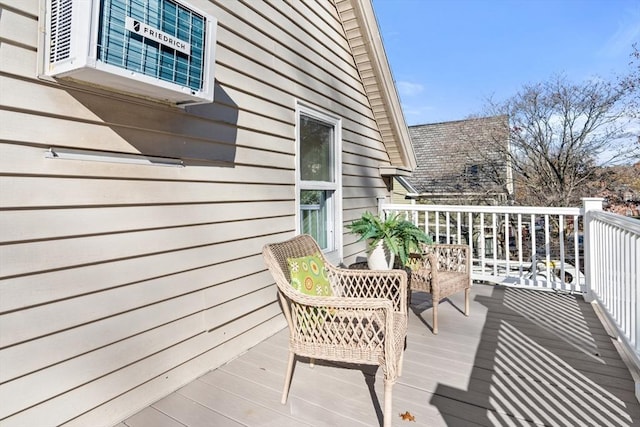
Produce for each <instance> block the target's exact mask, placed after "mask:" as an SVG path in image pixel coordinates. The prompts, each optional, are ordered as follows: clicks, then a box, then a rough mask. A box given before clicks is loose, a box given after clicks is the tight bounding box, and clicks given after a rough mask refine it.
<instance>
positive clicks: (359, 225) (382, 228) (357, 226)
mask: <svg viewBox="0 0 640 427" xmlns="http://www.w3.org/2000/svg"><path fill="white" fill-rule="evenodd" d="M347 228H348V230H349V231H350V232H351V233H353V234H356V235H358V236H360V238H359V239H358V241H362V240H366V241H367V242H368V248H367V250H368V251H369V252H370V251H372V250H373V248H375V247H376V246H377V245H378V243H379V242H380V241H383V242H384V244H385V246H386V247H387V249H388V250H389V251H390V252H391V253H392V254H394V255H395V256H397V257H398V258H399V259H400V262H401V264H402V265H403V266H404V265H407V261H408V260H409V255H410V254H412V253H420V252H421V250H420V246H421V244H422V243H425V244H430V243H433V242H432V240H431V238H430V237H429V236H428V235H427V234H426V233H425V232H424V231H422V230H421V229H420V228H418V227H417V226H416V225H414V224H413V223H412V222H410V221H407V220H405V219H403V218H402V217H401V216H400V215H399V214H393V215H390V216H388V217H386V218H380V217H379V216H377V215H373V214H372V213H371V212H365V213H363V214H362V216H361V217H360V218H358V219H356V220H354V221H353V222H352V223H351V224H349V225H347Z"/></svg>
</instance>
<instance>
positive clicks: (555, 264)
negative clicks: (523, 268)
mask: <svg viewBox="0 0 640 427" xmlns="http://www.w3.org/2000/svg"><path fill="white" fill-rule="evenodd" d="M561 265H562V264H561V262H560V260H557V259H553V260H549V261H548V262H547V261H538V262H537V263H536V267H535V278H536V279H537V280H550V281H563V282H564V283H567V284H569V285H576V286H578V285H580V284H582V283H584V281H585V278H584V274H582V272H581V271H579V270H577V269H576V267H575V266H574V265H572V264H569V263H568V262H565V263H564V278H561V277H560V276H561V275H562V268H561ZM547 267H548V269H547ZM548 273H550V276H551V277H547V274H548ZM527 278H529V279H533V278H534V270H533V267H531V269H530V272H529V274H528V275H527Z"/></svg>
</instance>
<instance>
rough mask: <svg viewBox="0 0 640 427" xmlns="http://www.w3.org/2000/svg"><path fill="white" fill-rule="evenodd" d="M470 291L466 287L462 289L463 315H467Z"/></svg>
mask: <svg viewBox="0 0 640 427" xmlns="http://www.w3.org/2000/svg"><path fill="white" fill-rule="evenodd" d="M470 293H471V289H469V288H467V289H465V290H464V315H465V316H467V317H468V316H469V294H470Z"/></svg>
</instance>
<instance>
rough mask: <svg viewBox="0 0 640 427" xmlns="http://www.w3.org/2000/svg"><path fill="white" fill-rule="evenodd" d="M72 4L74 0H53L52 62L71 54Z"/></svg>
mask: <svg viewBox="0 0 640 427" xmlns="http://www.w3.org/2000/svg"><path fill="white" fill-rule="evenodd" d="M72 5H73V1H72V0H52V1H51V44H50V46H49V48H50V51H49V62H50V63H56V62H58V61H62V60H65V59H68V58H69V56H70V55H71V22H72V20H71V18H72V16H71V15H72Z"/></svg>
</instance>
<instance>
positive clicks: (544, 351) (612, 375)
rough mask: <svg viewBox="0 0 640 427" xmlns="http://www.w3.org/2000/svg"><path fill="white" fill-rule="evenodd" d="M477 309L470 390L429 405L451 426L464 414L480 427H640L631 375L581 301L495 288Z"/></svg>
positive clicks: (448, 390)
mask: <svg viewBox="0 0 640 427" xmlns="http://www.w3.org/2000/svg"><path fill="white" fill-rule="evenodd" d="M475 301H476V302H479V303H480V304H482V305H484V306H485V307H486V308H487V314H486V321H485V324H484V327H483V330H482V335H481V341H480V344H479V346H478V349H477V352H476V355H475V359H474V362H473V368H472V371H471V378H470V380H469V385H468V387H467V389H459V388H455V387H451V386H448V385H443V384H439V385H438V386H437V387H436V390H435V392H434V394H433V396H432V398H431V400H430V403H431V404H432V405H434V406H436V407H437V408H438V410H439V411H440V413H441V414H442V416H443V418H444V419H445V421H446V422H447V424H448V425H456V423H459V422H460V420H459V417H460V415H461V414H464V413H465V412H466V413H469V412H472V414H471V413H470V414H469V417H470V419H469V421H472V422H474V423H477V424H481V425H512V424H513V423H514V422H515V423H516V424H520V423H523V424H525V425H527V424H531V425H576V426H578V425H579V426H585V425H594V426H595V425H615V426H631V425H637V424H638V423H640V405H638V402H637V401H636V400H635V398H634V395H633V382H632V381H631V377H630V374H629V372H628V370H627V369H626V367H625V366H624V364H623V363H622V361H621V360H620V358H619V356H618V355H617V353H616V351H615V348H614V346H613V344H612V343H611V339H610V337H609V336H608V335H607V333H606V331H605V330H604V328H603V326H602V324H600V322H599V321H598V319H597V317H596V316H595V313H593V309H592V308H591V307H590V306H589V305H588V304H587V303H585V302H584V301H583V300H582V298H581V297H580V296H576V295H570V294H563V293H554V292H543V291H535V290H528V289H516V288H509V287H502V286H496V287H495V288H494V289H493V291H492V295H491V296H476V298H475ZM469 408H472V409H473V410H472V411H470V410H469Z"/></svg>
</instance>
